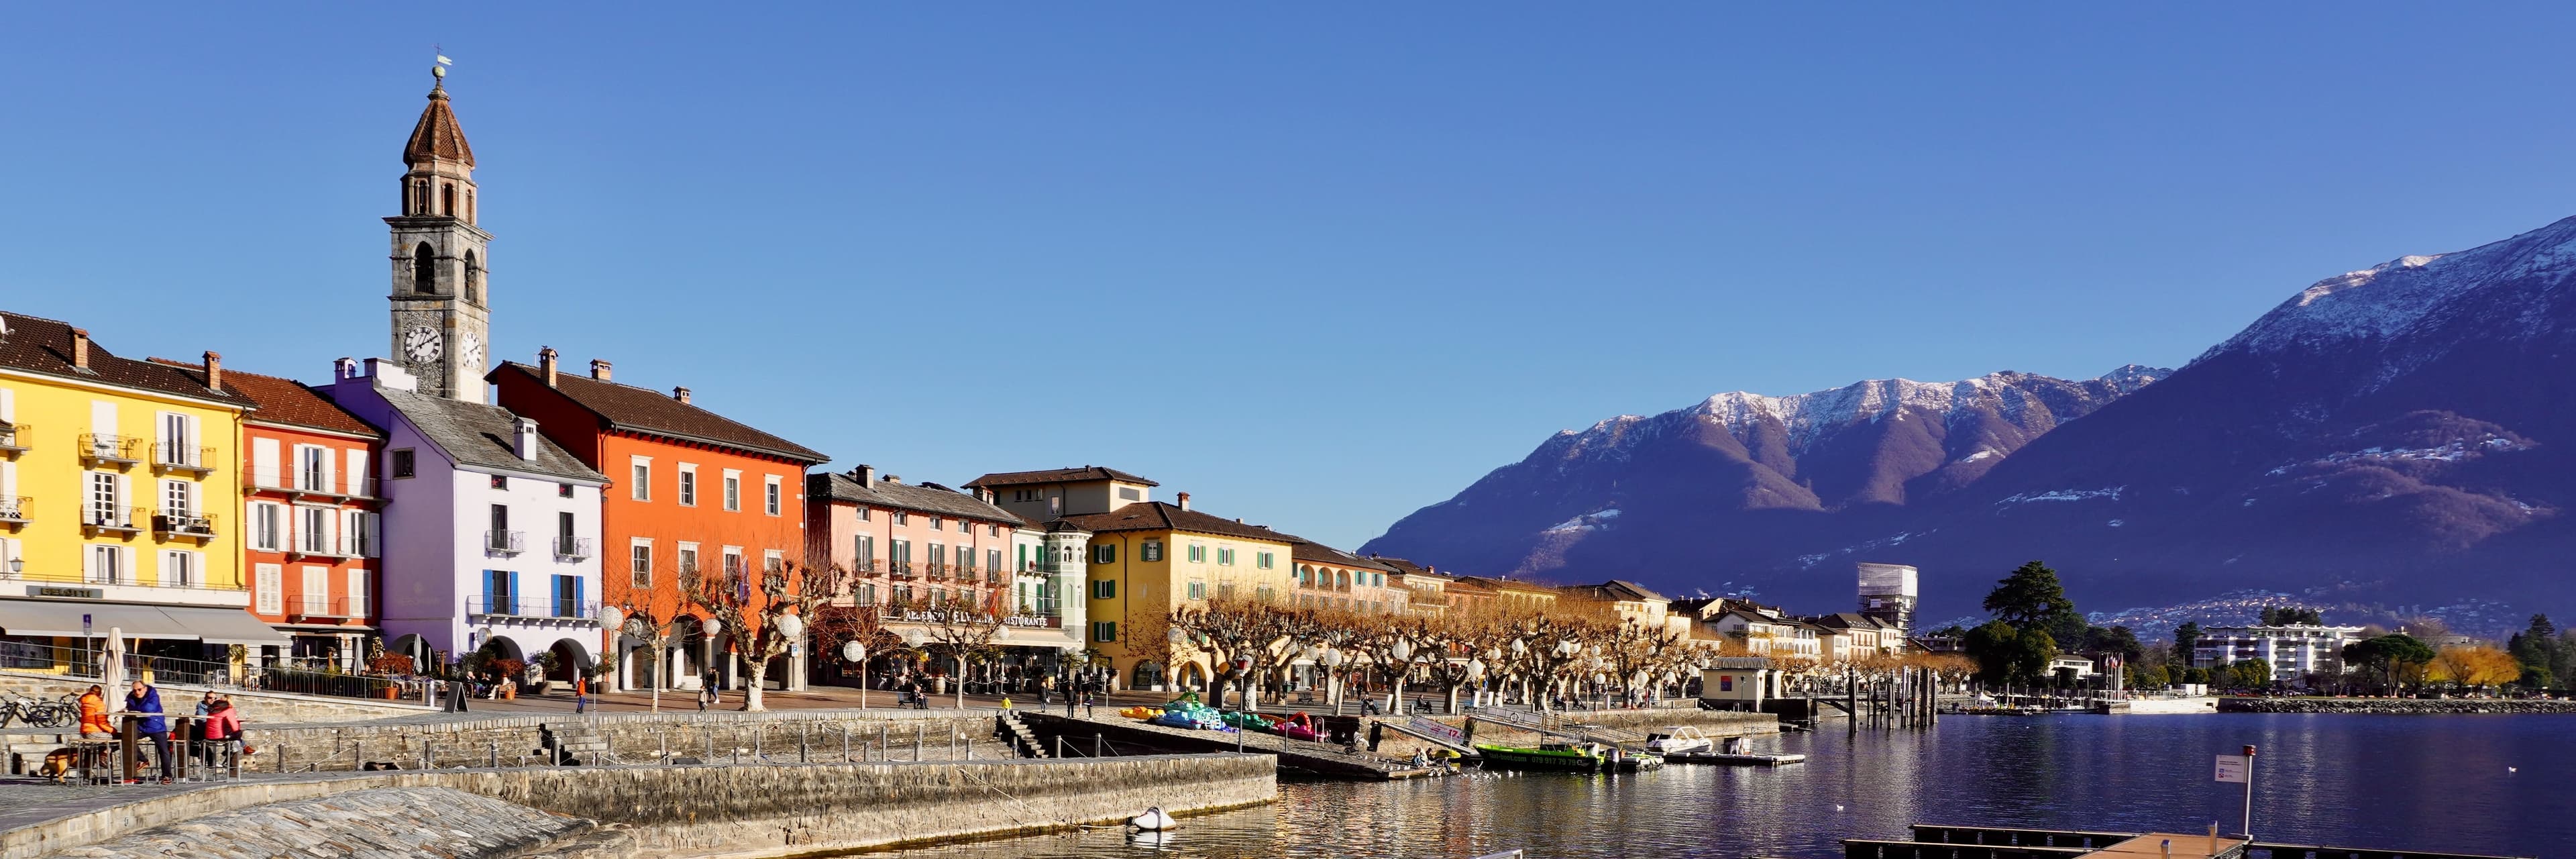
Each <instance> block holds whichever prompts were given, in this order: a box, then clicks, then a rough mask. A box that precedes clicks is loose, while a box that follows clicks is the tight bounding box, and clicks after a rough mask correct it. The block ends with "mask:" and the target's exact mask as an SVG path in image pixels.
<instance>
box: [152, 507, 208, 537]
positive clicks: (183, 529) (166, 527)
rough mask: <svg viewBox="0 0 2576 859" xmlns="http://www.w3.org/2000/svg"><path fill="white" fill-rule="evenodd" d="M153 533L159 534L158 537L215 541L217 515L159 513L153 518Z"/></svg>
mask: <svg viewBox="0 0 2576 859" xmlns="http://www.w3.org/2000/svg"><path fill="white" fill-rule="evenodd" d="M152 533H154V534H158V535H161V536H164V537H194V538H196V539H200V540H210V539H214V536H215V514H212V513H159V514H154V515H153V517H152Z"/></svg>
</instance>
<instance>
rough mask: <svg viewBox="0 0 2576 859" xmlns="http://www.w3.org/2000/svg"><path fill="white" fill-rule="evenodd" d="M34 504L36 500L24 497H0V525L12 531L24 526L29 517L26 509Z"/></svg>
mask: <svg viewBox="0 0 2576 859" xmlns="http://www.w3.org/2000/svg"><path fill="white" fill-rule="evenodd" d="M35 503H36V499H33V498H29V497H27V496H24V495H0V525H7V526H9V527H10V528H11V529H12V530H15V529H17V528H19V527H21V526H24V525H26V524H27V522H28V521H29V520H28V517H29V515H30V514H29V513H28V512H27V508H28V507H30V506H32V505H34V504H35Z"/></svg>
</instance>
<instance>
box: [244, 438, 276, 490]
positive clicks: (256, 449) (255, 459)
mask: <svg viewBox="0 0 2576 859" xmlns="http://www.w3.org/2000/svg"><path fill="white" fill-rule="evenodd" d="M277 456H278V453H277V439H273V438H255V439H251V441H250V471H251V480H253V481H255V482H257V483H258V484H259V485H261V486H278V485H280V484H279V483H278V482H277Z"/></svg>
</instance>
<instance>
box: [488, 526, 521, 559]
mask: <svg viewBox="0 0 2576 859" xmlns="http://www.w3.org/2000/svg"><path fill="white" fill-rule="evenodd" d="M483 548H485V549H488V550H491V551H494V552H500V553H503V554H508V555H516V554H518V553H520V552H525V551H527V550H528V532H526V531H485V532H483Z"/></svg>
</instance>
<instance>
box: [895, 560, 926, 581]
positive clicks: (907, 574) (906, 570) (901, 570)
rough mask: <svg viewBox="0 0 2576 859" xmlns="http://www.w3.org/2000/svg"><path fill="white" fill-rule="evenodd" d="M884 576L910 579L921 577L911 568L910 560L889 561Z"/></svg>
mask: <svg viewBox="0 0 2576 859" xmlns="http://www.w3.org/2000/svg"><path fill="white" fill-rule="evenodd" d="M886 577H887V578H891V579H897V580H901V581H911V580H913V579H918V578H921V574H920V573H919V572H916V571H914V570H913V568H912V562H911V561H890V562H888V563H887V564H886Z"/></svg>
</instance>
